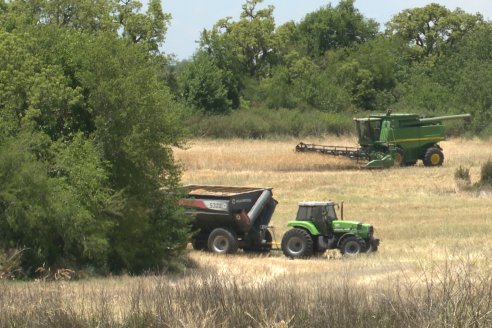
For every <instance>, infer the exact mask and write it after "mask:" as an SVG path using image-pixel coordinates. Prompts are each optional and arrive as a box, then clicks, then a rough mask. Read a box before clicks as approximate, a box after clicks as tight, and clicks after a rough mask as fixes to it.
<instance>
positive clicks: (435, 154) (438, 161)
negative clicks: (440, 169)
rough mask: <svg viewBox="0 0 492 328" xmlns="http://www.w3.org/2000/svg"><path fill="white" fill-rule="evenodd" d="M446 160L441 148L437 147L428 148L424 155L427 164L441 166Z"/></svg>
mask: <svg viewBox="0 0 492 328" xmlns="http://www.w3.org/2000/svg"><path fill="white" fill-rule="evenodd" d="M443 161H444V154H443V153H442V151H441V149H439V148H437V147H431V148H429V149H427V150H426V152H425V155H424V165H425V166H440V165H442V162H443Z"/></svg>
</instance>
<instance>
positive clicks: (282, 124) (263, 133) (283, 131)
mask: <svg viewBox="0 0 492 328" xmlns="http://www.w3.org/2000/svg"><path fill="white" fill-rule="evenodd" d="M186 123H187V126H188V128H189V130H190V131H191V134H192V135H193V136H194V137H209V138H254V139H261V138H266V137H279V136H280V137H283V136H294V137H302V136H318V137H319V136H323V135H326V134H336V135H341V134H348V133H350V132H351V131H353V123H352V118H351V116H349V115H347V114H334V113H327V112H322V111H317V110H306V111H302V110H297V109H284V108H281V109H263V108H255V109H241V110H236V111H234V112H232V113H231V114H230V115H207V114H203V113H192V114H191V115H189V116H188V118H187V122H186Z"/></svg>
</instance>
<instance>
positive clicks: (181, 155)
mask: <svg viewBox="0 0 492 328" xmlns="http://www.w3.org/2000/svg"><path fill="white" fill-rule="evenodd" d="M304 141H306V142H315V143H320V144H328V145H329V144H336V145H353V144H354V143H355V142H354V141H353V140H349V139H343V140H341V139H336V138H331V139H325V140H304ZM297 142H298V141H297V140H284V141H265V140H255V141H244V140H195V141H193V142H191V143H190V144H189V148H188V149H187V150H176V151H175V155H176V158H177V159H178V160H180V161H181V162H182V163H183V166H184V167H185V168H186V171H185V173H184V176H183V182H184V183H196V184H223V185H238V186H270V187H273V188H274V195H275V197H276V199H277V200H278V201H279V205H278V207H277V211H276V212H275V214H274V218H273V220H272V224H273V225H274V226H275V227H276V236H277V239H278V240H279V239H280V237H281V235H282V234H283V232H284V231H285V230H286V223H287V221H289V220H291V219H293V218H294V215H295V213H296V208H297V203H298V202H300V201H304V200H322V199H327V198H329V199H333V200H338V201H340V200H344V201H345V215H346V219H355V220H361V221H365V222H368V223H372V224H374V226H375V227H376V235H377V236H378V237H379V238H381V240H382V241H381V246H380V251H379V252H378V253H377V254H371V255H369V256H360V257H356V258H351V259H345V258H342V257H341V256H340V255H339V254H338V253H337V252H335V251H331V252H328V253H327V254H326V255H324V256H323V257H320V258H313V259H310V260H295V261H294V260H289V259H287V258H285V257H283V256H282V255H281V253H280V252H273V253H272V254H271V255H269V256H265V257H255V256H249V255H246V254H241V253H240V254H237V255H235V256H228V257H222V256H214V255H211V254H208V253H203V252H195V251H191V250H190V251H189V257H190V258H191V259H192V260H193V261H194V262H195V263H196V265H197V269H196V270H192V271H191V272H189V273H187V274H184V275H183V276H179V277H178V276H173V277H169V276H158V277H118V278H108V279H101V280H87V281H80V282H72V283H66V282H63V283H21V284H11V283H9V284H3V285H2V284H0V289H1V290H0V327H9V326H13V325H14V324H16V325H19V326H27V327H40V326H42V327H52V326H59V327H65V326H68V325H69V326H74V327H86V326H103V327H120V326H125V327H146V326H156V327H326V326H331V327H348V326H356V325H357V326H360V327H374V326H381V327H395V326H399V327H423V326H430V327H436V326H439V327H490V326H491V325H492V315H491V313H492V301H491V299H492V263H491V262H490V261H489V260H488V259H489V258H490V256H491V255H492V251H491V249H492V248H491V246H492V245H491V242H490V238H489V236H491V235H492V228H491V227H492V195H490V194H488V193H487V192H482V193H480V192H467V191H462V190H460V189H459V188H458V186H457V185H456V183H455V180H454V172H455V171H456V169H457V168H458V167H459V166H462V167H466V168H469V169H470V176H471V180H472V183H475V182H476V181H478V180H479V178H480V168H481V165H482V164H483V163H485V162H486V161H487V160H488V159H489V158H490V157H491V156H492V147H491V145H492V143H491V142H490V141H481V140H461V139H455V140H450V141H446V142H443V143H442V146H443V148H444V154H445V157H446V159H445V162H444V166H443V167H439V168H427V167H423V166H422V165H421V164H420V165H417V166H415V167H408V168H393V169H389V170H364V169H358V168H357V167H356V166H354V163H352V162H349V161H346V160H344V159H340V158H330V157H327V156H323V155H312V154H311V155H308V154H296V153H295V152H294V151H293V148H294V146H295V145H296V143H297ZM68 323H70V324H68Z"/></svg>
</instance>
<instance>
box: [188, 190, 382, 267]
mask: <svg viewBox="0 0 492 328" xmlns="http://www.w3.org/2000/svg"><path fill="white" fill-rule="evenodd" d="M184 188H185V190H186V191H187V196H186V198H184V199H182V200H180V202H179V204H180V205H181V206H183V207H184V208H185V213H187V214H189V215H190V216H191V217H192V221H191V224H192V228H193V231H194V232H195V233H194V235H193V237H192V246H193V248H194V249H196V250H209V251H211V252H214V253H221V254H232V253H236V252H237V251H238V249H243V251H244V252H250V253H268V252H270V250H271V249H272V244H273V243H274V242H273V239H274V238H273V236H272V233H271V231H270V230H269V228H270V227H269V223H270V220H271V218H272V215H273V213H274V211H275V207H276V206H277V201H276V200H275V199H274V198H273V194H272V188H254V187H253V188H250V187H231V186H208V185H188V186H185V187H184ZM336 206H337V204H335V203H334V202H332V201H321V202H302V203H299V209H298V212H297V217H296V219H295V220H293V221H289V223H288V226H289V227H292V229H291V230H289V231H288V232H287V233H286V234H285V235H284V237H283V238H282V244H281V245H282V251H283V252H284V254H285V255H286V256H288V257H291V258H307V257H310V256H312V255H315V254H322V253H324V252H325V251H326V250H327V249H339V250H340V252H341V253H342V254H343V255H356V254H359V253H362V252H369V251H376V250H377V247H378V245H379V240H378V239H375V238H374V228H373V226H372V225H370V224H364V223H361V222H356V221H344V220H343V204H342V210H341V212H342V215H341V216H342V218H341V219H340V220H339V219H338V218H337V213H336V211H335V208H336Z"/></svg>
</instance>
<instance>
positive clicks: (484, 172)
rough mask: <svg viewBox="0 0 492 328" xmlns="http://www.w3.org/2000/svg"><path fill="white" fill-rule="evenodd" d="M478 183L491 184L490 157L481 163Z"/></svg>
mask: <svg viewBox="0 0 492 328" xmlns="http://www.w3.org/2000/svg"><path fill="white" fill-rule="evenodd" d="M480 184H481V185H482V186H485V185H487V186H492V160H491V159H490V158H489V160H488V161H487V162H485V163H484V164H483V165H482V169H481V171H480Z"/></svg>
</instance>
